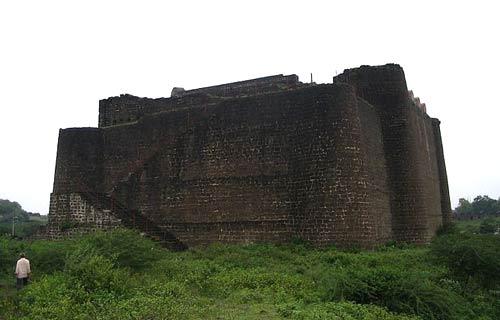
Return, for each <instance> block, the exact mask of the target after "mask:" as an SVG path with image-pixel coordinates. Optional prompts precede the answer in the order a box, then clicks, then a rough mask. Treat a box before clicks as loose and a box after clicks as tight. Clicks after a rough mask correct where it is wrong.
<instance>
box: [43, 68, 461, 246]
mask: <svg viewBox="0 0 500 320" xmlns="http://www.w3.org/2000/svg"><path fill="white" fill-rule="evenodd" d="M259 88H261V90H259ZM176 95H177V96H176V97H173V98H161V99H147V98H136V97H133V96H128V95H125V96H120V97H115V98H109V99H106V100H102V101H101V102H100V107H99V110H100V116H99V119H100V120H99V127H100V128H72V129H65V130H61V132H60V136H59V145H58V157H57V165H56V173H55V179H54V191H53V195H52V196H53V197H55V198H57V197H60V196H61V195H64V194H73V193H88V192H95V193H99V194H103V195H106V196H107V197H111V198H113V199H114V200H115V201H116V202H117V203H120V205H121V206H122V207H123V208H127V210H130V212H135V213H137V214H140V215H142V216H144V217H147V219H148V221H153V222H154V223H155V224H156V225H157V226H158V227H159V228H162V230H168V232H169V233H171V234H173V235H175V236H176V237H177V238H178V240H179V241H181V242H182V243H185V244H187V245H188V246H191V245H203V244H207V243H211V242H232V243H235V242H236V243H245V242H255V241H272V242H287V241H290V240H291V239H292V238H301V239H304V240H307V241H310V242H312V243H314V244H316V245H327V244H332V243H333V244H337V245H340V246H353V245H356V246H363V247H371V246H373V245H376V244H380V243H384V242H386V241H388V240H398V241H408V242H416V243H421V242H427V241H429V240H430V238H431V237H432V236H433V234H434V233H435V231H436V229H437V228H438V227H439V226H440V225H441V224H443V223H446V222H447V221H448V220H447V219H448V216H449V214H451V208H450V205H449V196H448V189H447V188H448V186H447V181H446V169H445V165H444V158H443V151H442V144H441V137H440V132H439V121H438V120H437V119H432V118H430V117H429V116H427V114H426V113H425V112H424V110H423V109H422V108H421V107H419V106H418V105H416V103H415V99H414V97H412V96H411V95H410V94H409V92H408V89H407V87H406V81H405V78H404V73H403V71H402V69H401V68H400V67H399V66H397V65H386V66H381V67H361V68H358V69H350V70H346V71H345V72H344V73H343V74H341V75H339V76H338V77H336V78H335V79H334V83H333V84H328V85H313V84H308V85H306V84H301V83H299V82H298V79H297V78H296V76H275V77H268V78H263V80H251V81H246V82H245V81H244V82H240V83H235V84H228V85H223V86H216V87H210V88H202V89H197V90H191V91H182V90H181V91H177V93H176ZM134 112H135V113H134ZM116 119H121V121H116ZM110 210H111V209H110ZM62 211H64V210H62ZM62 211H61V210H58V209H57V208H54V209H52V207H51V213H50V215H49V217H51V219H50V220H51V222H49V225H50V224H51V223H52V224H53V225H54V226H53V228H52V229H54V228H55V229H57V226H56V224H57V221H60V220H61V218H57V217H60V216H61V215H64V214H65V213H63V212H62ZM111 211H112V210H111ZM122 211H123V210H122ZM106 212H108V210H106ZM118 218H119V217H118ZM118 220H119V219H118Z"/></svg>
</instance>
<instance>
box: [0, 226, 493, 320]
mask: <svg viewBox="0 0 500 320" xmlns="http://www.w3.org/2000/svg"><path fill="white" fill-rule="evenodd" d="M476 237H481V238H476ZM497 243H498V237H496V236H489V237H483V236H481V235H461V234H453V233H452V234H447V235H443V236H441V237H440V238H438V239H437V240H436V241H435V242H434V244H433V246H432V247H431V249H430V250H429V249H426V248H412V247H406V248H394V247H383V248H380V249H379V250H378V251H374V252H360V253H349V252H342V251H339V250H336V249H335V248H328V249H323V250H315V249H312V248H308V247H307V246H306V245H303V244H302V245H300V244H295V245H286V246H276V245H265V244H260V245H247V246H243V245H239V246H236V245H232V246H229V245H213V246H210V247H208V248H203V249H193V250H189V251H187V252H181V253H173V252H168V251H165V250H162V249H160V248H159V247H158V246H157V245H156V244H155V243H153V242H151V241H149V240H147V239H144V238H142V237H141V236H139V235H137V234H136V233H134V232H132V231H126V230H117V231H115V232H112V233H97V234H94V235H91V236H87V237H84V238H81V239H76V240H66V241H54V242H48V241H35V242H33V243H31V244H29V243H27V242H19V241H12V240H6V239H1V240H0V263H1V264H0V266H1V269H0V275H1V274H3V275H4V276H3V279H4V281H3V282H2V281H0V290H3V291H4V292H7V291H6V288H7V287H6V286H5V285H4V287H3V288H2V287H1V286H2V283H4V284H5V283H6V282H5V281H6V280H5V279H7V277H9V276H11V274H10V273H11V270H9V268H8V267H5V266H7V265H9V266H11V265H13V263H14V262H15V258H16V253H17V252H19V251H20V250H22V251H25V252H27V254H28V256H29V258H30V259H31V261H32V265H33V269H34V272H35V277H34V282H33V283H32V284H31V285H30V286H28V287H27V288H25V289H23V290H22V291H21V292H20V293H19V294H16V293H15V292H14V293H13V292H12V291H10V293H9V294H3V295H2V297H3V298H1V300H0V318H2V317H3V318H5V319H176V318H179V319H382V320H383V319H391V320H402V319H499V318H500V305H499V302H498V300H499V299H498V296H495V292H498V291H495V290H498V287H496V286H495V285H493V284H494V283H497V280H498V279H497V278H495V277H496V275H495V274H493V273H490V271H488V270H491V271H494V270H495V268H497V266H498V262H499V260H500V259H499V257H498V254H497V253H495V252H491V251H490V250H491V249H492V248H494V246H496V245H497ZM457 248H473V249H474V250H475V252H478V253H481V256H479V257H481V259H480V260H481V261H477V260H475V256H474V255H470V256H468V257H467V259H465V260H464V261H463V264H462V267H464V268H466V270H470V269H469V267H470V266H473V268H476V267H477V268H481V270H482V271H485V270H487V273H486V276H484V277H482V276H479V275H478V274H472V275H470V274H467V276H466V277H464V276H463V275H462V274H461V273H460V272H458V273H457V269H456V268H455V266H454V265H453V263H454V261H455V258H454V257H453V255H455V254H457V255H459V254H463V253H464V252H466V250H465V251H463V250H462V251H460V250H458V249H457ZM482 254H486V255H487V256H488V258H487V259H486V260H485V259H483V258H482ZM495 254H497V255H495ZM469 263H471V265H470V266H469ZM459 269H460V268H459ZM460 270H461V269H460ZM482 271H481V272H482ZM468 272H469V271H468ZM497 274H498V273H497ZM0 279H2V276H0ZM488 279H489V281H486V280H488ZM471 284H474V285H471ZM2 293H3V292H2ZM2 313H3V314H2Z"/></svg>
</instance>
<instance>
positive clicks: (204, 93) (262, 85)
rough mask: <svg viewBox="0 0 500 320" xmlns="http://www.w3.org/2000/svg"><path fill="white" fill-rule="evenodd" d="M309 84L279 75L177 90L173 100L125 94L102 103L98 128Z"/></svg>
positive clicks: (296, 77)
mask: <svg viewBox="0 0 500 320" xmlns="http://www.w3.org/2000/svg"><path fill="white" fill-rule="evenodd" d="M307 85H309V84H302V83H301V82H299V77H298V76H297V75H295V74H292V75H283V74H279V75H274V76H269V77H263V78H257V79H251V80H245V81H238V82H232V83H226V84H222V85H217V86H211V87H205V88H199V89H192V90H185V89H184V88H181V87H175V88H173V89H172V94H171V97H170V98H158V99H150V98H139V97H136V96H132V95H129V94H124V95H120V96H119V97H110V98H107V99H103V100H100V101H99V127H100V128H104V127H110V126H115V125H121V124H126V123H132V122H135V121H137V120H139V119H140V118H142V117H143V116H144V115H146V114H152V113H157V112H162V111H168V110H172V109H175V108H179V107H183V108H185V107H189V108H195V107H199V106H203V105H206V104H208V103H211V102H217V101H220V100H221V99H225V98H239V97H245V96H255V95H259V94H266V93H271V92H277V91H283V90H292V89H296V88H298V87H301V86H307Z"/></svg>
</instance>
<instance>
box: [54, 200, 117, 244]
mask: <svg viewBox="0 0 500 320" xmlns="http://www.w3.org/2000/svg"><path fill="white" fill-rule="evenodd" d="M120 225H121V223H120V220H119V219H117V218H116V217H114V216H113V215H112V214H111V213H110V212H108V211H105V210H99V209H97V208H95V207H94V206H93V205H91V204H90V203H89V202H88V201H86V199H85V198H84V197H82V195H81V194H79V193H63V194H55V193H52V194H51V195H50V209H49V223H48V225H47V228H46V231H45V232H46V236H48V237H49V238H53V239H57V238H62V237H67V236H72V235H75V234H85V233H88V232H93V231H96V230H109V229H113V228H116V227H118V226H120Z"/></svg>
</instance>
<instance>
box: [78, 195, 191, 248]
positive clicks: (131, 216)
mask: <svg viewBox="0 0 500 320" xmlns="http://www.w3.org/2000/svg"><path fill="white" fill-rule="evenodd" d="M80 194H81V196H82V197H83V198H84V199H85V200H86V201H87V202H88V203H89V204H91V205H92V206H93V207H94V208H95V209H97V210H101V211H103V212H107V213H109V214H111V215H113V216H115V217H116V218H118V219H120V220H121V223H122V224H123V225H124V226H125V227H127V228H130V229H135V230H138V231H140V232H142V233H144V235H145V236H146V237H148V238H150V239H152V240H154V241H156V242H159V243H160V245H161V246H163V247H165V248H168V249H170V250H174V251H182V250H186V249H187V246H186V245H185V244H184V243H182V242H180V241H179V239H177V237H175V235H173V234H172V233H171V232H169V231H168V230H165V229H164V228H162V227H160V226H158V225H157V224H156V223H155V222H153V221H152V220H151V219H149V218H148V217H146V216H145V215H143V214H141V213H140V212H139V211H138V210H129V209H127V208H126V207H124V206H123V205H121V204H120V203H119V202H118V201H117V200H116V199H114V198H113V197H112V196H109V195H107V194H103V193H96V192H82V193H80Z"/></svg>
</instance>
